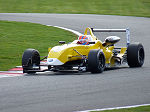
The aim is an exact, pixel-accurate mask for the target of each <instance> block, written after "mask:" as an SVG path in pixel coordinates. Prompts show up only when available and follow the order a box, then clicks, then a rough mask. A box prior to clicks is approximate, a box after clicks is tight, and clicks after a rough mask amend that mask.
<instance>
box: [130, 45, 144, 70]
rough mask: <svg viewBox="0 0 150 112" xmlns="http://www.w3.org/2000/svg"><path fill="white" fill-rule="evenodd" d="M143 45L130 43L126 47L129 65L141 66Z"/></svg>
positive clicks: (142, 62)
mask: <svg viewBox="0 0 150 112" xmlns="http://www.w3.org/2000/svg"><path fill="white" fill-rule="evenodd" d="M144 57H145V53H144V47H143V45H142V44H141V43H135V44H130V45H129V46H128V48H127V62H128V65H129V67H141V66H142V65H143V64H144Z"/></svg>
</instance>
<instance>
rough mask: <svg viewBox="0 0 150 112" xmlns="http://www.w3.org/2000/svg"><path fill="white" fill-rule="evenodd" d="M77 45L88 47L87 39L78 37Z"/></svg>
mask: <svg viewBox="0 0 150 112" xmlns="http://www.w3.org/2000/svg"><path fill="white" fill-rule="evenodd" d="M77 44H82V45H89V38H88V37H87V36H79V41H78V42H77Z"/></svg>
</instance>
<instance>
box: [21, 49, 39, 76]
mask: <svg viewBox="0 0 150 112" xmlns="http://www.w3.org/2000/svg"><path fill="white" fill-rule="evenodd" d="M22 67H23V73H35V71H34V70H39V69H40V54H39V52H38V51H37V50H35V49H27V50H25V51H24V54H23V56H22ZM32 70H33V71H32Z"/></svg>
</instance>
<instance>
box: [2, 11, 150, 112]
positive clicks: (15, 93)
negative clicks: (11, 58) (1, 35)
mask: <svg viewBox="0 0 150 112" xmlns="http://www.w3.org/2000/svg"><path fill="white" fill-rule="evenodd" d="M0 20H9V21H26V22H33V23H40V24H45V25H57V26H61V27H66V28H70V29H73V30H76V31H79V32H81V33H83V31H84V29H85V28H86V27H88V26H89V27H94V28H130V30H131V41H132V42H134V41H139V42H141V43H143V45H144V48H145V54H146V57H145V64H144V66H143V67H142V68H128V67H126V66H125V67H122V68H119V69H112V70H107V71H104V73H102V74H90V73H53V72H47V73H41V74H38V75H26V76H23V77H12V78H1V79H0V112H20V111H21V112H34V111H36V112H73V111H79V110H89V109H96V108H107V107H116V106H126V105H137V104H146V103H150V59H149V57H150V50H149V42H150V37H149V34H150V30H149V29H150V18H142V17H126V16H107V15H84V14H81V15H80V14H19V13H18V14H4V13H3V14H0Z"/></svg>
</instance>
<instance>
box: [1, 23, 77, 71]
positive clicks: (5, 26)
mask: <svg viewBox="0 0 150 112" xmlns="http://www.w3.org/2000/svg"><path fill="white" fill-rule="evenodd" d="M75 38H76V36H75V35H74V34H72V33H70V32H68V31H64V30H61V29H58V28H54V27H49V26H45V25H40V24H33V23H23V22H8V21H0V71H2V70H8V69H10V68H12V67H15V66H16V65H21V57H22V54H23V52H24V50H25V49H27V48H35V49H37V50H39V52H40V54H41V56H47V54H48V47H52V46H55V45H58V41H59V40H65V41H66V42H70V41H72V40H74V39H75Z"/></svg>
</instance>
